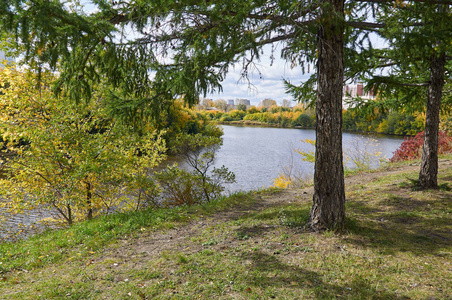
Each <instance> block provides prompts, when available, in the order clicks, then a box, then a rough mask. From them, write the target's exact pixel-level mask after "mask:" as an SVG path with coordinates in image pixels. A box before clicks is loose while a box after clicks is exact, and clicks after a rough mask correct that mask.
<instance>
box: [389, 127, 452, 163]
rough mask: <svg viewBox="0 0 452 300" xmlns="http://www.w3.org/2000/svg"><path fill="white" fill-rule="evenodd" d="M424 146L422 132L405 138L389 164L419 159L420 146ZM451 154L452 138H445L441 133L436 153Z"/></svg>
mask: <svg viewBox="0 0 452 300" xmlns="http://www.w3.org/2000/svg"><path fill="white" fill-rule="evenodd" d="M423 144H424V132H423V131H422V132H419V133H418V134H416V136H414V137H411V138H407V139H406V140H405V141H404V142H403V143H402V144H401V145H400V147H399V148H398V149H397V150H396V151H395V152H394V156H393V157H392V158H391V159H390V161H391V162H395V161H404V160H411V159H416V158H419V157H421V153H422V146H423ZM448 152H452V137H450V136H447V134H446V133H445V132H443V131H440V132H439V134H438V153H439V154H442V153H448Z"/></svg>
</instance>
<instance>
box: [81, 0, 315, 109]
mask: <svg viewBox="0 0 452 300" xmlns="http://www.w3.org/2000/svg"><path fill="white" fill-rule="evenodd" d="M81 3H82V5H83V6H84V10H85V12H87V13H90V12H94V11H95V10H96V7H95V6H94V5H93V4H92V2H91V1H90V0H82V1H81ZM280 48H281V47H275V52H274V54H273V56H274V57H275V60H274V61H273V63H271V59H270V55H271V46H268V47H265V48H264V54H263V55H261V61H260V62H256V66H257V67H258V69H259V71H257V70H255V71H254V72H250V76H249V79H250V82H248V81H247V80H244V79H241V75H240V74H241V73H240V72H241V65H240V64H237V65H236V66H235V67H234V68H230V69H229V73H228V74H227V76H226V78H225V80H224V81H223V82H222V86H223V91H222V92H221V93H218V91H217V92H216V93H212V94H208V95H206V98H209V99H213V100H217V99H225V100H228V99H237V98H239V99H248V100H250V101H251V105H258V104H259V102H260V101H261V100H263V99H266V98H270V99H273V100H276V102H277V103H278V104H281V103H282V101H283V100H284V99H288V100H291V101H292V100H293V97H292V96H291V95H289V94H286V93H285V88H284V82H283V78H284V79H286V80H289V81H290V82H292V83H294V84H299V83H300V82H302V81H305V80H307V79H308V78H309V75H308V74H303V73H302V71H301V68H300V67H298V68H295V69H291V68H290V64H288V63H286V62H285V61H284V60H283V59H281V58H280V51H281V49H280ZM200 96H201V97H202V95H200ZM292 103H293V104H292V105H295V104H296V103H295V102H292Z"/></svg>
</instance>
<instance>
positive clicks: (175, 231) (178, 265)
mask: <svg viewBox="0 0 452 300" xmlns="http://www.w3.org/2000/svg"><path fill="white" fill-rule="evenodd" d="M451 159H452V157H451V156H449V157H446V159H443V161H442V163H441V171H440V174H439V183H440V189H438V190H428V191H421V190H418V189H416V188H415V187H414V185H413V183H412V180H411V179H415V178H416V177H417V173H418V167H417V166H409V164H399V165H397V166H396V167H394V166H392V167H389V168H386V169H384V170H381V172H382V173H381V174H380V175H382V176H378V175H379V174H378V173H375V172H373V173H360V174H359V175H357V176H355V177H353V178H350V179H349V184H347V192H346V193H347V231H346V232H344V233H343V234H341V235H336V234H333V233H331V232H326V233H323V234H314V233H310V232H307V231H305V230H304V229H303V225H304V224H305V223H306V221H307V218H308V216H309V209H310V205H311V199H312V188H307V189H304V190H285V191H275V190H267V191H262V192H255V193H248V194H238V195H235V196H233V197H231V198H229V199H227V200H224V201H220V202H217V203H214V204H210V205H204V206H196V207H195V206H193V207H182V208H177V209H173V210H168V209H167V210H158V211H149V212H136V213H131V214H121V215H113V216H107V217H104V218H99V219H97V220H93V221H91V222H86V223H83V224H78V225H76V226H73V227H71V228H68V229H64V230H60V231H55V232H48V233H46V234H44V235H40V236H36V237H33V238H31V239H29V240H27V241H21V242H17V243H10V244H0V255H1V256H0V291H1V293H0V295H1V296H0V298H1V299H27V298H28V299H52V298H65V299H102V298H107V299H195V298H196V299H272V298H273V299H334V298H348V299H450V295H451V294H452V284H451V282H452V275H451V274H452V233H451V232H452V204H451V201H452V200H451V199H452V164H451ZM410 164H412V163H410Z"/></svg>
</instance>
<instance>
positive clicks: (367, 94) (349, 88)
mask: <svg viewBox="0 0 452 300" xmlns="http://www.w3.org/2000/svg"><path fill="white" fill-rule="evenodd" d="M357 97H360V98H361V99H363V100H372V99H375V95H374V91H373V90H372V89H371V90H370V91H365V90H364V85H363V84H362V83H357V84H351V85H346V86H344V89H343V107H344V108H348V107H349V106H350V101H351V100H352V99H353V98H357Z"/></svg>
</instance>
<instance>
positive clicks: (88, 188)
mask: <svg viewBox="0 0 452 300" xmlns="http://www.w3.org/2000/svg"><path fill="white" fill-rule="evenodd" d="M92 197H93V194H92V192H91V183H89V182H88V181H87V182H86V206H87V207H88V209H87V215H86V218H87V219H88V220H92V219H93V206H92V205H93V204H92V201H91V199H92Z"/></svg>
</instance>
